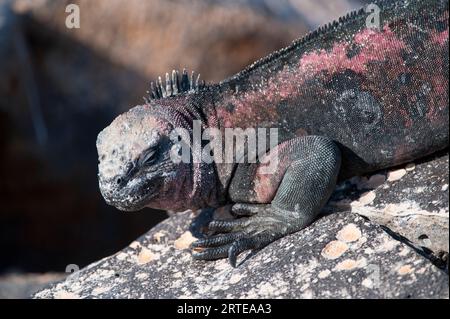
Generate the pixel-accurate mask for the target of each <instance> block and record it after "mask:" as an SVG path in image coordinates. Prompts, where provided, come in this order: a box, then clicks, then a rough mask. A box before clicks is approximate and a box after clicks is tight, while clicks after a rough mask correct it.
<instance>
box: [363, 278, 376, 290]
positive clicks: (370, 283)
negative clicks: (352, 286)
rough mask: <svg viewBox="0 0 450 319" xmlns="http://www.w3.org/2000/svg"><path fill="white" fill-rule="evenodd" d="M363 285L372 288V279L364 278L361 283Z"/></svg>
mask: <svg viewBox="0 0 450 319" xmlns="http://www.w3.org/2000/svg"><path fill="white" fill-rule="evenodd" d="M361 284H362V285H363V286H364V287H366V288H369V289H372V288H373V281H372V280H371V279H369V278H366V279H364V280H363V281H362V283H361Z"/></svg>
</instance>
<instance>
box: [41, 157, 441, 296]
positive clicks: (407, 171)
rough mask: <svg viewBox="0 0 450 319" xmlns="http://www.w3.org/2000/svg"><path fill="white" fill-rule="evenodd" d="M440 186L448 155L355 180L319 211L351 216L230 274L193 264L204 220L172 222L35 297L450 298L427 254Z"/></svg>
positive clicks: (220, 264) (218, 266)
mask: <svg viewBox="0 0 450 319" xmlns="http://www.w3.org/2000/svg"><path fill="white" fill-rule="evenodd" d="M445 185H448V154H447V155H441V156H439V157H437V158H434V159H432V160H430V161H424V162H421V163H417V164H408V165H406V166H404V167H400V168H396V169H394V170H391V171H387V172H378V173H377V174H375V175H372V176H369V177H360V178H353V179H352V180H349V181H346V182H344V183H343V184H341V185H340V186H339V187H338V188H337V190H336V192H335V194H334V195H333V199H332V201H330V203H329V205H328V206H327V209H326V210H334V211H336V210H338V209H341V208H349V209H350V210H351V211H353V212H349V211H346V212H334V213H333V214H328V215H327V214H326V215H325V216H324V217H322V218H320V219H319V220H317V221H316V222H315V223H314V224H313V225H311V226H310V227H308V228H306V229H305V230H303V231H300V232H298V233H296V234H292V235H290V236H287V237H285V238H282V239H281V240H278V241H276V242H274V243H272V244H271V245H269V246H267V247H265V248H264V249H262V250H260V251H258V252H256V253H250V254H247V255H245V254H244V256H241V258H240V259H239V265H238V267H237V268H235V269H233V268H231V267H230V266H229V265H228V262H227V261H226V260H218V261H214V262H201V261H194V260H193V259H192V258H191V256H190V252H189V248H188V247H189V244H190V243H191V242H192V241H193V240H194V239H195V238H194V236H197V237H198V236H201V233H200V232H199V230H200V229H202V228H203V227H204V226H205V225H206V223H207V222H208V221H209V219H210V218H211V215H212V214H211V212H206V211H205V212H202V213H201V214H200V215H198V216H197V217H195V214H194V213H192V212H184V213H180V214H176V215H172V216H171V217H170V218H169V219H167V220H165V221H164V222H162V223H160V224H159V225H157V226H156V227H155V228H153V229H152V230H150V231H149V232H148V233H147V234H145V235H144V236H142V237H141V238H139V239H138V240H136V241H134V242H133V243H131V244H130V245H129V246H128V247H127V248H125V249H124V250H122V251H120V252H118V253H117V254H115V255H113V256H111V257H108V258H105V259H103V260H101V261H99V262H97V263H95V264H92V265H90V266H88V267H87V268H85V269H83V270H81V271H80V272H78V273H75V274H73V275H71V276H69V277H68V278H67V279H66V280H65V281H63V282H60V283H58V284H55V285H53V286H51V287H49V288H47V289H45V290H43V291H41V292H39V293H37V294H36V295H35V296H34V297H35V298H448V296H449V295H448V294H449V292H448V289H449V288H448V274H447V272H446V270H445V269H443V268H444V267H441V268H438V267H437V266H436V265H435V264H436V262H435V263H432V262H431V260H433V261H436V257H435V256H434V257H433V255H430V250H434V253H435V255H436V252H441V253H448V190H447V189H446V187H445ZM398 207H400V208H398ZM326 210H325V211H326ZM355 213H358V214H361V215H366V216H367V217H368V218H370V219H372V221H370V220H367V218H364V217H361V216H359V215H357V214H355ZM376 223H381V224H382V225H384V226H379V225H377V224H376ZM386 226H387V227H389V228H390V230H389V231H388V232H387V231H385V229H386V228H383V227H386ZM397 232H398V233H399V234H400V235H401V236H404V237H406V238H404V237H401V236H398V235H397V234H395V233H397ZM417 234H422V236H417ZM392 235H394V236H392ZM424 236H427V238H428V239H429V241H428V242H424V240H423V239H424V238H425V237H424ZM440 236H441V237H440ZM423 247H426V248H428V249H425V250H424V249H423ZM441 257H442V255H441ZM430 258H431V260H430ZM441 266H442V263H441Z"/></svg>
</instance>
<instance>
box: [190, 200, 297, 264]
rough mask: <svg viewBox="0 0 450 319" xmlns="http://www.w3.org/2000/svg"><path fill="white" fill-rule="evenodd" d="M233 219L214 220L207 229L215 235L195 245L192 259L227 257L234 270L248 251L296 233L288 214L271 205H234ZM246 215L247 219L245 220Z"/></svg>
mask: <svg viewBox="0 0 450 319" xmlns="http://www.w3.org/2000/svg"><path fill="white" fill-rule="evenodd" d="M231 214H232V215H234V216H236V217H238V218H237V219H234V220H213V221H212V222H211V223H210V224H209V226H208V229H209V230H210V231H212V232H213V234H214V235H212V236H210V237H208V238H204V239H200V240H198V241H196V242H194V243H193V244H192V245H191V247H192V248H193V249H194V251H195V252H194V253H193V257H194V258H195V259H201V260H213V259H219V258H226V257H228V260H229V262H230V264H231V265H232V266H233V267H235V266H236V259H237V256H238V255H239V254H240V253H242V252H244V251H246V250H249V249H260V248H263V247H264V246H266V245H268V244H270V243H271V242H273V241H275V240H277V239H279V238H281V237H283V236H285V235H286V234H288V233H291V232H293V231H296V229H295V227H294V228H293V227H292V222H293V221H292V220H289V218H287V216H289V214H286V212H283V211H281V210H279V209H276V208H274V207H272V205H270V204H235V205H233V206H232V208H231ZM244 216H245V217H244Z"/></svg>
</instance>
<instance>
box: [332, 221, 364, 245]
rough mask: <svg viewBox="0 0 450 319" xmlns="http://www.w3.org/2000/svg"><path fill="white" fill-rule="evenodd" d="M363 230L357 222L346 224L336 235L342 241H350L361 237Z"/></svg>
mask: <svg viewBox="0 0 450 319" xmlns="http://www.w3.org/2000/svg"><path fill="white" fill-rule="evenodd" d="M361 235H362V234H361V230H360V229H359V228H358V227H357V226H356V225H355V224H348V225H346V226H344V227H343V228H342V229H341V230H340V231H339V232H338V233H337V235H336V238H337V239H339V240H340V241H343V242H346V243H350V242H353V241H357V240H358V239H360V238H361Z"/></svg>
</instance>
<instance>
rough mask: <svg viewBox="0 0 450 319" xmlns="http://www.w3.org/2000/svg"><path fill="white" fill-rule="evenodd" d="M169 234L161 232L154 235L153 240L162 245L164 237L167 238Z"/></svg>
mask: <svg viewBox="0 0 450 319" xmlns="http://www.w3.org/2000/svg"><path fill="white" fill-rule="evenodd" d="M166 236H167V234H166V233H165V232H163V231H159V232H157V233H155V234H154V235H153V239H154V240H156V242H157V243H160V242H161V240H162V238H163V237H166Z"/></svg>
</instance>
